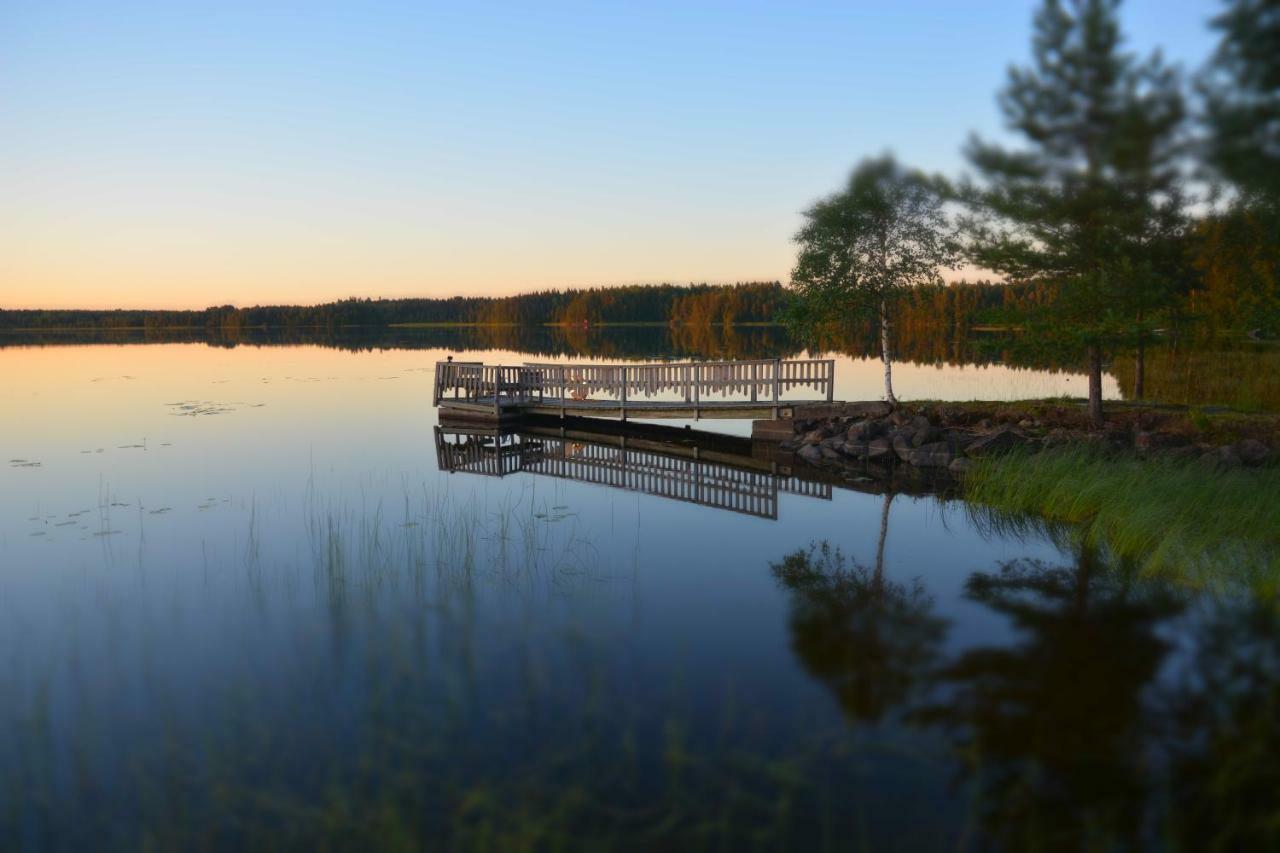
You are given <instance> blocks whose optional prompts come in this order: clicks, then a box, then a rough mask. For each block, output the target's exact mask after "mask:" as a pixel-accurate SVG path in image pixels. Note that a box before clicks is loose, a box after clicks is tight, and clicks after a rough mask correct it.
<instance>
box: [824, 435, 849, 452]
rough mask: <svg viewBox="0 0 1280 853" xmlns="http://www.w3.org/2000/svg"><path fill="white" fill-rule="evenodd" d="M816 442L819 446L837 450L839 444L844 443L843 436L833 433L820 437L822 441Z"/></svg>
mask: <svg viewBox="0 0 1280 853" xmlns="http://www.w3.org/2000/svg"><path fill="white" fill-rule="evenodd" d="M818 444H819V446H820V447H824V448H827V449H830V450H838V449H839V448H840V445H842V444H844V436H842V435H833V436H830V437H829V438H824V439H822V441H820V442H819V443H818Z"/></svg>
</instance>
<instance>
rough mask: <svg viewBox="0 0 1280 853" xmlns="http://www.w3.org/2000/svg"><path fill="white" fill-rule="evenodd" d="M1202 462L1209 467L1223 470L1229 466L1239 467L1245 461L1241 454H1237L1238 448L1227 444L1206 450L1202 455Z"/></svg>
mask: <svg viewBox="0 0 1280 853" xmlns="http://www.w3.org/2000/svg"><path fill="white" fill-rule="evenodd" d="M1200 464H1202V465H1204V466H1206V467H1208V468H1213V469H1215V470H1219V471H1223V470H1227V469H1229V468H1239V467H1240V466H1241V465H1243V464H1244V463H1243V462H1242V461H1241V459H1240V457H1239V455H1237V454H1236V449H1235V448H1234V447H1232V446H1231V445H1229V444H1227V445H1224V446H1222V447H1214V448H1212V449H1210V450H1206V451H1205V452H1204V455H1203V456H1201V457H1200Z"/></svg>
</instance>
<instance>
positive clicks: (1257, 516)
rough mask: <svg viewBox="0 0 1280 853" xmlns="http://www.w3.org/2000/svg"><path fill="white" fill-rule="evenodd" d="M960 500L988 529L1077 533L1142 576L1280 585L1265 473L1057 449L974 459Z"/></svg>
mask: <svg viewBox="0 0 1280 853" xmlns="http://www.w3.org/2000/svg"><path fill="white" fill-rule="evenodd" d="M964 496H965V498H966V500H968V501H969V502H970V504H971V507H972V513H973V516H974V518H975V520H977V521H979V522H980V523H981V524H983V525H986V526H987V527H989V528H990V527H997V528H999V529H1000V530H1001V532H1005V533H1007V532H1010V531H1016V530H1017V529H1018V528H1019V527H1022V528H1024V529H1025V528H1026V527H1027V526H1034V527H1040V528H1041V529H1044V530H1046V531H1048V532H1050V533H1051V534H1052V535H1053V536H1054V538H1055V539H1057V540H1058V541H1060V542H1061V541H1063V537H1064V536H1065V537H1066V538H1071V537H1076V536H1078V537H1081V538H1082V539H1083V541H1084V542H1085V543H1087V544H1091V545H1097V546H1100V547H1103V548H1105V549H1107V550H1109V551H1110V552H1111V553H1112V554H1114V555H1115V556H1116V557H1117V558H1119V559H1121V560H1123V561H1127V562H1130V563H1132V564H1133V565H1134V566H1135V568H1136V569H1137V570H1139V571H1141V572H1144V573H1154V574H1162V575H1167V576H1170V577H1174V578H1177V579H1179V580H1181V581H1184V582H1189V583H1193V584H1196V585H1200V584H1209V585H1214V584H1233V585H1234V584H1241V583H1243V584H1246V585H1248V586H1251V587H1253V588H1255V589H1259V588H1260V587H1261V588H1264V589H1265V590H1267V591H1274V589H1273V588H1274V586H1275V584H1276V582H1277V580H1278V579H1280V470H1277V469H1275V468H1262V469H1237V470H1226V471H1223V470H1213V469H1210V468H1208V467H1206V466H1204V465H1201V464H1200V463H1196V462H1187V461H1185V460H1176V459H1169V458H1153V459H1140V458H1136V457H1131V456H1123V455H1115V454H1109V453H1106V452H1104V451H1101V450H1098V449H1093V448H1081V447H1075V448H1062V449H1056V450H1046V451H1042V452H1040V453H1035V454H1021V453H1014V454H1008V455H1003V456H994V457H989V458H983V459H977V460H975V461H974V466H973V468H972V469H970V471H969V473H968V474H967V475H966V477H965V482H964ZM1063 525H1066V527H1063Z"/></svg>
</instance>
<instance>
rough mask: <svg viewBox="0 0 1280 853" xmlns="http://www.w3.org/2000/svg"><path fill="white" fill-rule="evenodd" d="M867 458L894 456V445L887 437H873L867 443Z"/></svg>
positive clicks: (880, 458) (875, 459)
mask: <svg viewBox="0 0 1280 853" xmlns="http://www.w3.org/2000/svg"><path fill="white" fill-rule="evenodd" d="M867 458H868V459H870V460H872V461H877V460H888V459H892V458H893V447H892V445H890V444H889V439H887V438H873V439H871V441H870V442H869V443H868V444H867Z"/></svg>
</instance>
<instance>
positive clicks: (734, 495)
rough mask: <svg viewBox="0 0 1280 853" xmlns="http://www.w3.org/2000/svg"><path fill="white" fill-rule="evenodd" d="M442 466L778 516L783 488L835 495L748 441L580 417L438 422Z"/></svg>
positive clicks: (814, 476)
mask: <svg viewBox="0 0 1280 853" xmlns="http://www.w3.org/2000/svg"><path fill="white" fill-rule="evenodd" d="M435 444H436V464H437V466H438V467H439V469H440V470H441V471H448V472H450V473H455V472H464V473H469V474H481V475H486V476H491V477H504V476H506V475H508V474H516V473H526V474H535V475H540V476H544V477H552V478H556V479H563V480H572V481H575V482H579V483H591V484H595V485H602V486H609V487H611V488H615V489H623V490H626V491H634V492H641V493H644V494H647V495H653V496H656V497H662V498H668V499H671V500H677V501H685V502H687V503H694V504H698V505H699V506H706V507H712V508H714V509H722V510H727V511H729V512H737V513H742V514H744V515H754V516H758V517H761V518H770V519H776V518H777V517H778V496H779V494H780V493H784V492H785V493H789V494H795V495H802V496H805V497H811V498H820V499H823V500H830V499H831V491H832V484H831V482H830V480H829V479H827V478H825V477H824V476H823V472H821V471H818V470H816V469H813V468H808V467H806V466H803V465H800V466H794V467H793V466H792V465H790V464H787V463H782V464H779V462H778V461H777V459H776V458H770V457H769V456H767V455H765V453H766V452H768V451H769V450H771V448H767V447H763V446H759V445H757V447H756V448H755V449H756V450H759V451H761V452H759V453H753V447H752V443H751V442H749V441H746V440H743V439H737V440H735V439H733V438H730V437H728V436H718V435H714V434H710V433H701V432H698V433H695V432H693V431H692V430H677V429H666V428H662V427H648V428H645V429H638V428H635V427H633V428H630V429H619V430H612V431H609V430H606V428H605V426H604V425H603V424H595V425H592V424H591V422H590V421H585V422H582V421H579V422H576V423H575V424H574V426H572V427H570V428H565V427H562V426H549V425H548V426H544V427H542V428H538V427H536V426H534V425H532V424H525V425H524V426H523V427H521V428H519V429H518V430H512V431H507V432H503V431H500V430H496V429H495V430H485V429H476V428H465V427H436V428H435Z"/></svg>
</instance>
